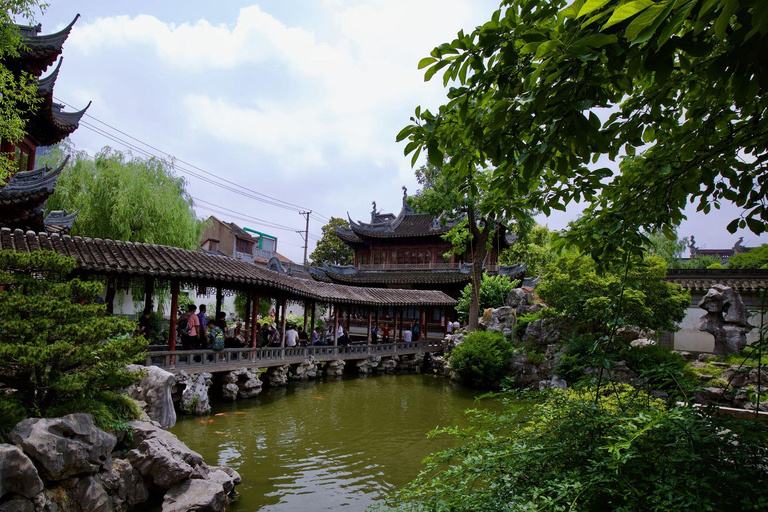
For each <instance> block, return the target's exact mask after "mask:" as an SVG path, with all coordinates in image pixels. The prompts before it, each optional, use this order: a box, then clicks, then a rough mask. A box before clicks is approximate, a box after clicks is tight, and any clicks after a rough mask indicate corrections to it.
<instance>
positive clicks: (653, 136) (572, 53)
mask: <svg viewBox="0 0 768 512" xmlns="http://www.w3.org/2000/svg"><path fill="white" fill-rule="evenodd" d="M767 12H768V11H766V9H765V6H764V2H761V1H760V0H633V1H627V0H505V1H504V2H502V5H501V8H500V9H499V10H498V11H496V12H494V13H493V15H492V16H491V19H490V20H489V21H488V22H487V23H485V24H484V25H482V26H480V27H478V28H477V29H475V30H474V31H473V32H471V33H469V34H465V33H463V32H459V34H458V35H457V37H456V39H454V40H453V41H451V42H449V43H445V44H442V45H440V46H438V47H436V48H435V49H434V50H433V51H432V53H431V55H430V56H428V57H426V58H424V59H422V61H421V62H420V63H419V66H420V67H421V68H424V69H425V70H426V71H425V79H427V80H429V79H431V78H432V77H433V76H434V75H436V74H437V73H438V71H442V72H443V73H442V77H443V83H444V84H445V85H448V84H449V83H451V85H452V87H451V89H450V90H449V92H448V99H447V102H446V103H445V104H444V105H443V106H441V107H440V108H439V110H438V111H437V112H434V113H433V112H430V111H428V110H422V109H421V108H417V109H416V112H415V115H414V116H413V117H412V118H411V120H412V123H411V124H410V125H409V126H407V127H406V128H404V129H403V130H402V131H401V132H400V134H399V135H398V140H408V141H409V143H408V145H407V146H406V148H405V151H406V153H413V154H414V156H415V155H418V154H419V152H420V151H427V152H428V154H429V159H430V161H433V162H437V161H440V160H441V159H442V158H443V156H444V155H447V156H448V158H449V161H450V164H451V165H450V169H451V170H453V169H462V170H468V169H476V168H489V169H492V171H491V176H490V182H491V183H492V188H491V197H490V198H489V200H488V201H485V202H483V204H482V209H483V212H496V213H498V214H499V215H503V216H506V217H508V218H509V217H513V216H514V213H515V210H516V209H519V208H520V207H521V206H523V207H525V206H526V205H527V206H528V207H531V208H533V209H535V210H538V211H541V212H543V213H544V214H548V213H549V212H550V211H551V210H552V209H560V210H564V209H565V208H566V206H567V205H569V204H570V203H573V202H579V201H586V202H589V203H591V204H590V206H589V207H588V208H587V209H586V210H585V212H584V215H583V217H581V218H580V220H579V221H577V222H574V223H573V225H572V229H571V230H570V231H569V233H568V234H567V235H566V236H567V239H568V242H569V243H570V244H571V245H574V246H576V247H578V248H579V249H580V250H582V251H584V252H587V253H588V254H590V255H591V256H592V257H593V258H594V259H596V260H598V261H602V260H606V259H610V258H612V257H614V256H616V255H618V254H621V251H625V252H630V253H632V254H634V255H639V254H641V253H642V252H643V246H644V244H645V243H647V236H646V234H645V233H652V232H656V231H662V232H664V233H665V234H667V235H668V236H669V237H670V238H671V237H672V229H673V228H674V227H675V226H677V225H678V224H679V223H680V221H681V220H682V219H683V213H682V211H683V208H684V207H685V206H686V204H688V203H689V202H690V203H695V204H697V207H698V209H699V210H701V211H703V212H705V213H708V212H709V211H710V210H711V209H712V208H715V209H717V208H719V207H720V204H721V202H722V201H731V202H733V203H735V204H736V205H737V206H739V207H741V214H740V216H739V217H738V218H736V219H733V221H732V222H731V223H730V224H729V226H728V229H729V230H730V231H731V232H733V231H735V230H736V229H737V228H748V229H750V230H751V231H753V232H754V233H756V234H760V233H762V232H763V231H765V229H766V226H767V225H768V208H766V206H767V205H766V201H768V199H766V198H768V168H766V162H768V146H766V144H765V141H766V133H768V124H767V123H768V121H767V120H768V116H766V110H767V109H768V95H766V94H765V92H766V89H768V60H766V59H765V58H764V56H765V53H766V50H768V14H766V13H767ZM601 157H605V158H607V159H610V160H614V161H617V160H618V161H619V165H618V169H617V168H616V166H615V165H614V166H611V167H597V165H596V164H597V162H598V159H600V158H601Z"/></svg>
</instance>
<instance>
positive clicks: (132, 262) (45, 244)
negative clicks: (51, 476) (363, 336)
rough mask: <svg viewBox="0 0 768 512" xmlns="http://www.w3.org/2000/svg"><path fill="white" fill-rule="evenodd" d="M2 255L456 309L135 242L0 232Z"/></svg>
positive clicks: (343, 300)
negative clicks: (39, 254) (51, 256)
mask: <svg viewBox="0 0 768 512" xmlns="http://www.w3.org/2000/svg"><path fill="white" fill-rule="evenodd" d="M0 250H12V251H17V252H32V251H39V250H50V251H54V252H57V253H59V254H62V255H65V256H71V257H73V258H75V259H76V260H77V264H78V270H79V272H80V273H83V274H86V275H102V276H121V277H154V278H157V279H167V280H171V279H178V280H181V281H187V282H200V283H203V282H205V283H210V282H213V283H216V284H219V285H222V286H225V287H227V286H229V287H232V288H235V289H248V288H259V289H260V291H262V290H263V292H265V293H266V294H269V293H277V294H280V295H287V296H289V297H293V298H296V299H308V300H314V301H317V302H331V303H340V304H359V305H364V306H418V305H421V306H454V305H456V300H455V299H453V298H451V297H450V296H448V295H447V294H445V293H443V292H441V291H437V290H400V289H387V288H366V287H357V286H346V285H339V284H332V283H321V282H317V281H311V280H307V279H298V278H295V277H290V276H287V275H283V274H278V273H277V272H273V271H270V270H266V269H264V268H261V267H256V266H254V265H253V264H251V263H246V262H244V261H240V260H235V259H232V258H228V257H225V256H219V255H215V254H209V253H206V252H201V251H190V250H187V249H180V248H178V247H169V246H165V245H153V244H145V243H137V242H121V241H116V240H102V239H100V238H83V237H79V236H69V235H58V234H50V235H49V234H46V233H34V232H32V231H28V232H26V233H25V232H23V231H22V230H20V229H17V230H13V231H12V230H11V229H9V228H2V229H0Z"/></svg>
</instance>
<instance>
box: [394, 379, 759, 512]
mask: <svg viewBox="0 0 768 512" xmlns="http://www.w3.org/2000/svg"><path fill="white" fill-rule="evenodd" d="M612 389H614V388H613V387H612ZM615 389H616V390H617V392H615V393H610V394H608V393H606V392H605V391H603V392H601V393H599V394H598V395H597V396H596V391H595V389H594V388H592V389H588V390H584V391H577V390H573V389H569V390H567V391H559V390H553V391H551V392H550V393H548V394H546V395H545V399H543V400H542V401H540V402H539V403H537V404H535V405H533V406H532V407H528V408H525V409H522V410H521V409H520V408H519V407H517V404H518V403H519V402H515V401H514V400H512V398H514V397H516V396H517V395H504V396H507V397H511V398H509V399H508V400H507V403H506V406H505V408H504V409H502V410H484V411H472V417H471V422H472V427H471V428H466V429H459V428H456V427H448V428H445V429H442V430H438V431H436V433H437V434H440V433H447V434H450V435H455V436H456V438H457V443H456V446H455V447H454V448H450V449H448V450H445V451H442V452H438V453H435V454H432V455H430V456H429V457H427V458H426V459H425V461H424V463H425V465H426V468H425V469H424V470H423V471H422V472H421V473H420V475H419V476H418V477H417V478H416V480H415V481H414V482H412V483H411V484H409V485H407V486H406V487H405V488H404V489H402V490H401V491H399V492H398V493H396V494H395V495H394V496H393V497H392V498H391V499H390V503H392V504H394V505H396V506H398V507H399V508H400V509H407V510H435V511H456V512H463V511H467V512H469V511H472V512H484V511H488V512H491V511H493V512H495V511H500V510H504V511H513V510H515V511H517V510H553V511H565V510H571V511H609V510H611V511H613V510H619V511H639V510H655V511H667V510H689V509H690V510H765V509H766V507H767V506H768V446H767V440H768V425H766V424H765V422H761V421H744V420H733V419H729V418H727V417H724V416H722V415H709V414H708V413H707V411H703V410H700V409H695V408H693V407H675V408H667V407H665V406H664V404H662V403H661V402H660V401H658V400H655V399H653V398H651V397H650V396H648V395H647V394H645V393H643V392H641V391H637V390H635V389H633V388H631V387H629V386H625V385H618V386H617V387H616V388H615Z"/></svg>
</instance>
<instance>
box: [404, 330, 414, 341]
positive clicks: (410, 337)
mask: <svg viewBox="0 0 768 512" xmlns="http://www.w3.org/2000/svg"><path fill="white" fill-rule="evenodd" d="M412 340H413V333H411V330H410V329H406V330H404V331H403V341H404V342H406V343H408V342H409V341H412Z"/></svg>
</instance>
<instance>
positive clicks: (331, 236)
mask: <svg viewBox="0 0 768 512" xmlns="http://www.w3.org/2000/svg"><path fill="white" fill-rule="evenodd" d="M346 227H349V224H348V223H347V221H345V220H344V219H340V218H339V217H331V220H330V221H328V224H326V225H325V226H323V228H322V230H323V236H322V237H321V238H320V240H318V241H317V245H316V246H315V250H314V251H312V254H310V255H309V259H311V260H312V265H322V264H323V263H330V264H332V265H351V264H352V262H353V261H355V253H354V251H353V250H352V249H350V248H349V246H348V245H347V244H345V243H344V242H343V241H342V240H341V238H339V236H338V235H337V234H336V228H346Z"/></svg>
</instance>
